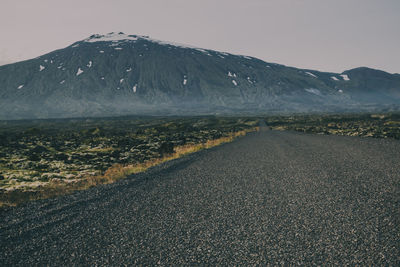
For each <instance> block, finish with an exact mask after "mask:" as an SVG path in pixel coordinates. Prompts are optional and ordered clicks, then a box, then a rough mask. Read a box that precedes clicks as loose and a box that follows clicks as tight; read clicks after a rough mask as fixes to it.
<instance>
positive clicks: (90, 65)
mask: <svg viewBox="0 0 400 267" xmlns="http://www.w3.org/2000/svg"><path fill="white" fill-rule="evenodd" d="M92 64H93V62H92V61H91V60H90V61H89V63H88V64H87V65H86V66H88V68H90V67H92Z"/></svg>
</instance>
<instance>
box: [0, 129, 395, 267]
mask: <svg viewBox="0 0 400 267" xmlns="http://www.w3.org/2000/svg"><path fill="white" fill-rule="evenodd" d="M0 242H1V252H0V265H1V266H32V265H40V266H44V265H48V266H69V265H86V266H94V265H107V266H116V265H118V266H120V265H195V264H203V265H229V266H231V265H258V264H261V265H265V264H271V265H276V264H279V265H281V264H282V265H284V264H285V265H286V264H299V265H321V264H323V265H332V264H338V265H345V264H351V265H355V264H358V265H392V266H396V265H397V266H399V265H400V142H399V141H396V140H387V139H373V138H358V137H342V136H323V135H312V134H302V133H296V132H280V131H272V130H269V129H268V128H267V127H261V131H260V132H257V133H251V134H249V135H247V136H246V137H242V138H239V139H237V140H236V141H234V142H232V143H229V144H224V145H222V146H219V147H215V148H212V149H209V150H204V151H200V152H199V153H196V154H192V155H189V156H186V157H184V158H181V159H177V160H174V161H171V162H167V163H165V164H163V165H161V166H157V167H155V168H152V169H150V170H149V171H147V172H145V173H142V174H138V175H134V176H131V177H129V178H127V179H124V180H121V181H119V182H116V183H114V184H111V185H105V186H99V187H96V188H92V189H90V190H87V191H82V192H77V193H75V194H72V195H69V196H63V197H59V198H56V199H50V200H43V201H36V202H31V203H28V204H26V205H23V206H20V207H16V208H10V209H6V210H2V211H0Z"/></svg>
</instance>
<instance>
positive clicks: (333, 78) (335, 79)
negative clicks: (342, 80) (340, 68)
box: [331, 76, 339, 81]
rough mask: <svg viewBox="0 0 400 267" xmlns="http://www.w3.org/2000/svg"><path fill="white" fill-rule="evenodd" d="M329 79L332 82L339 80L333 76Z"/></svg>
mask: <svg viewBox="0 0 400 267" xmlns="http://www.w3.org/2000/svg"><path fill="white" fill-rule="evenodd" d="M331 79H332V80H334V81H339V79H338V78H336V77H335V76H332V77H331Z"/></svg>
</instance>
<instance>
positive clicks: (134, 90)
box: [132, 84, 137, 93]
mask: <svg viewBox="0 0 400 267" xmlns="http://www.w3.org/2000/svg"><path fill="white" fill-rule="evenodd" d="M136 89H137V84H135V85H134V86H133V88H132V90H133V92H134V93H136Z"/></svg>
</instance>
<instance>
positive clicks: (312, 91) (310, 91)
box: [304, 88, 321, 96]
mask: <svg viewBox="0 0 400 267" xmlns="http://www.w3.org/2000/svg"><path fill="white" fill-rule="evenodd" d="M304 90H306V91H307V92H309V93H311V94H314V95H319V96H321V92H320V91H319V90H318V89H314V88H307V89H304Z"/></svg>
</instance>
